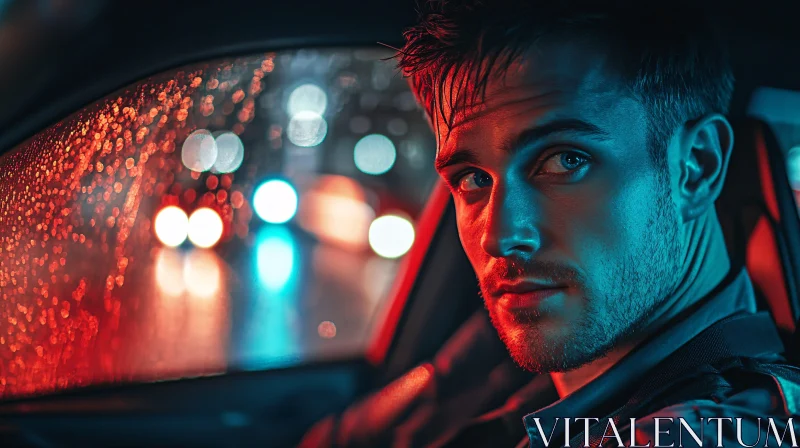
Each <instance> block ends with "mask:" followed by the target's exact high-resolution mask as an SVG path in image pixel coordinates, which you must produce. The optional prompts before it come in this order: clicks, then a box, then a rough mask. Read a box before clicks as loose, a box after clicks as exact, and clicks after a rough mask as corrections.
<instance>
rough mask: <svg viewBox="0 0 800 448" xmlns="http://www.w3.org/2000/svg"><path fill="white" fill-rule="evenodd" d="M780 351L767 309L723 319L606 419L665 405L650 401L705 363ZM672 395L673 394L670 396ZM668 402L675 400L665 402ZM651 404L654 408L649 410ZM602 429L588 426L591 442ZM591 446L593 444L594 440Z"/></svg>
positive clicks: (661, 365) (654, 372) (645, 412)
mask: <svg viewBox="0 0 800 448" xmlns="http://www.w3.org/2000/svg"><path fill="white" fill-rule="evenodd" d="M783 350H784V348H783V342H782V340H781V338H780V336H779V335H778V330H777V328H776V327H775V323H774V321H773V320H772V317H771V316H770V314H769V313H768V312H766V311H763V312H759V313H755V314H743V315H737V316H732V317H729V318H726V319H723V320H721V321H719V322H717V323H716V324H714V325H712V326H711V327H709V328H707V329H706V330H704V331H703V332H702V333H700V334H698V335H697V336H695V337H694V338H693V339H692V340H690V341H689V342H688V343H686V344H684V345H683V346H682V347H680V348H679V349H678V350H677V351H676V352H674V353H673V354H672V355H670V356H669V357H667V358H666V359H665V360H663V361H662V362H661V363H659V364H658V365H657V366H656V367H655V368H653V369H652V371H651V373H650V374H648V376H647V379H645V380H644V382H643V383H641V385H640V386H639V387H638V388H637V389H636V392H634V393H633V395H631V397H630V398H629V399H628V400H627V402H626V403H625V404H624V405H622V406H621V407H620V408H618V409H617V410H616V411H614V412H612V413H611V414H610V415H608V416H607V418H615V419H616V420H618V421H619V420H626V419H628V418H631V417H637V418H638V417H644V416H645V415H649V414H651V413H652V412H655V411H657V410H658V409H662V408H663V407H665V404H664V401H663V400H661V399H659V400H658V404H654V400H656V399H657V398H661V397H664V395H665V394H668V393H669V391H671V390H674V389H675V388H676V385H677V384H679V383H681V382H686V381H688V380H690V379H691V378H692V377H693V376H696V375H697V374H699V373H704V372H707V369H704V367H705V366H711V365H714V364H718V363H720V362H722V361H725V360H729V359H735V358H758V357H760V356H763V355H767V354H775V353H783ZM708 386H709V387H708V389H711V388H712V385H711V384H709V385H708ZM701 390H702V389H701ZM709 392H711V391H710V390H709ZM675 395H676V394H673V397H674V396H675ZM700 395H702V393H701V394H700ZM693 398H704V397H702V396H697V397H693ZM678 401H680V400H678ZM672 404H677V403H667V404H666V405H667V406H668V405H672ZM652 407H655V409H650V408H652ZM601 421H607V420H605V419H602V420H601ZM600 426H602V428H600ZM604 429H605V426H604V425H594V426H593V427H592V428H590V433H591V436H592V437H591V439H592V441H593V442H597V441H598V440H600V439H601V438H602V435H603V434H601V433H602V431H603V430H604ZM598 430H599V432H598ZM583 440H584V435H583V433H582V432H581V433H580V434H578V435H576V436H574V437H573V438H572V439H571V442H573V443H577V445H573V443H571V444H570V446H582V444H583ZM592 446H595V445H594V443H593V444H592Z"/></svg>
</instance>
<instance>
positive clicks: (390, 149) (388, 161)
mask: <svg viewBox="0 0 800 448" xmlns="http://www.w3.org/2000/svg"><path fill="white" fill-rule="evenodd" d="M353 160H354V161H355V163H356V167H357V168H358V169H359V170H361V171H362V172H364V173H367V174H372V175H376V176H377V175H379V174H383V173H385V172H387V171H389V170H390V169H391V168H392V166H394V162H395V160H397V151H396V150H395V148H394V143H392V141H391V140H389V137H386V136H385V135H381V134H370V135H367V136H365V137H363V138H361V140H359V141H358V143H356V147H355V149H354V150H353Z"/></svg>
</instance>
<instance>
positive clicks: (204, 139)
mask: <svg viewBox="0 0 800 448" xmlns="http://www.w3.org/2000/svg"><path fill="white" fill-rule="evenodd" d="M216 160H217V142H216V140H215V139H214V136H212V135H211V132H209V131H208V130H206V129H198V130H196V131H194V132H192V133H191V134H189V136H188V137H186V141H184V142H183V147H182V148H181V161H182V162H183V164H184V166H186V168H189V169H190V170H192V171H197V172H201V173H202V172H203V171H208V170H210V169H211V167H212V166H214V162H216Z"/></svg>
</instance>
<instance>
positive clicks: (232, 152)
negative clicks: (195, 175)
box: [212, 132, 244, 173]
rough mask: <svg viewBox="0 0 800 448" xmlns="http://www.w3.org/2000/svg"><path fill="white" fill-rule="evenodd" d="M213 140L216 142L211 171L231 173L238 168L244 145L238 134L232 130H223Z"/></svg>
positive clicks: (240, 163) (242, 158)
mask: <svg viewBox="0 0 800 448" xmlns="http://www.w3.org/2000/svg"><path fill="white" fill-rule="evenodd" d="M215 140H216V142H217V159H216V161H215V162H214V165H213V167H212V171H214V172H217V173H232V172H234V171H236V170H238V169H239V167H240V166H241V165H242V160H244V145H243V144H242V140H241V139H240V138H239V136H238V135H236V134H234V133H233V132H223V133H222V134H220V135H218V136H217V137H216V139H215Z"/></svg>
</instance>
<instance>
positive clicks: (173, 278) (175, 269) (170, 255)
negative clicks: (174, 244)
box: [154, 248, 186, 297]
mask: <svg viewBox="0 0 800 448" xmlns="http://www.w3.org/2000/svg"><path fill="white" fill-rule="evenodd" d="M154 270H155V277H156V285H158V289H159V290H161V292H163V293H164V294H166V295H168V296H172V297H177V296H180V295H181V294H183V292H184V291H185V290H186V284H185V283H184V282H183V255H181V253H180V252H178V251H177V250H175V249H170V248H161V249H159V250H158V255H156V263H155V267H154Z"/></svg>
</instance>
